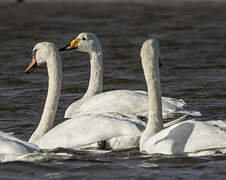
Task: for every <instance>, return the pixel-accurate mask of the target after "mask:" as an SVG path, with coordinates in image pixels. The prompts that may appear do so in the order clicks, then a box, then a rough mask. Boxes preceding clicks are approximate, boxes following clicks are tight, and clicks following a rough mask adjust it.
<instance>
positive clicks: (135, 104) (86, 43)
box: [60, 33, 201, 118]
mask: <svg viewBox="0 0 226 180" xmlns="http://www.w3.org/2000/svg"><path fill="white" fill-rule="evenodd" d="M70 49H76V50H77V51H82V52H86V53H89V55H90V65H91V68H90V69H91V72H90V80H89V86H88V90H87V91H86V93H85V95H84V96H83V97H82V98H81V99H80V100H78V101H76V102H74V103H72V104H71V105H70V106H69V107H68V108H67V110H66V112H65V118H71V117H73V116H74V115H77V114H85V113H93V112H95V113H103V112H119V113H122V114H124V115H139V116H145V117H147V116H148V112H147V110H148V109H147V107H148V95H147V92H146V91H133V90H114V91H108V92H104V93H101V92H102V90H103V54H102V48H101V44H100V41H99V40H98V38H97V36H96V35H95V34H93V33H80V34H79V35H78V36H77V37H76V38H75V39H74V40H72V41H71V42H70V44H69V45H67V46H65V47H64V48H61V49H60V51H64V50H70ZM185 105H186V104H185V102H184V101H183V100H182V99H179V100H178V99H173V98H167V97H163V98H162V106H163V117H164V118H169V117H173V116H174V115H175V114H178V113H179V114H187V115H192V116H200V115H201V114H200V112H198V111H189V110H185V109H184V106H185Z"/></svg>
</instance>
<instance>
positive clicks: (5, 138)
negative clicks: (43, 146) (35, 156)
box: [0, 131, 40, 162]
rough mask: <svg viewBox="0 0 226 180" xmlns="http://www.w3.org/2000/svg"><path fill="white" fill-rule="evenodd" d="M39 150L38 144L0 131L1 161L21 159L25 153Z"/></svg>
mask: <svg viewBox="0 0 226 180" xmlns="http://www.w3.org/2000/svg"><path fill="white" fill-rule="evenodd" d="M39 151H40V149H39V148H38V147H37V146H36V145H33V144H31V143H28V142H25V141H22V140H20V139H18V138H16V137H14V136H13V135H12V134H11V133H5V132H2V131H0V162H5V161H13V160H19V159H20V157H22V156H24V155H27V154H30V153H37V152H39Z"/></svg>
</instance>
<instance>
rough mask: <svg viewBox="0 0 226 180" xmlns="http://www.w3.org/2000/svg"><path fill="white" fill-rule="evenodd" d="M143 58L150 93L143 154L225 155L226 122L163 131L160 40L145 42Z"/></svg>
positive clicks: (192, 122)
mask: <svg viewBox="0 0 226 180" xmlns="http://www.w3.org/2000/svg"><path fill="white" fill-rule="evenodd" d="M140 56H141V59H142V60H141V61H142V66H143V70H144V74H145V79H146V83H147V86H148V93H149V115H148V122H147V126H146V128H145V130H144V132H143V133H142V135H141V139H140V150H141V151H145V152H147V153H148V154H156V153H160V154H168V155H172V154H188V155H192V156H196V155H197V156H200V155H212V154H215V153H219V152H221V153H225V152H226V122H225V121H221V120H219V121H206V122H202V121H196V120H186V121H184V122H180V123H178V124H175V125H173V126H170V127H168V128H165V129H163V124H162V104H161V103H162V102H161V87H160V75H159V68H158V56H159V49H158V42H157V40H153V39H150V40H147V41H145V42H144V44H143V46H142V49H141V54H140ZM150 92H151V93H150Z"/></svg>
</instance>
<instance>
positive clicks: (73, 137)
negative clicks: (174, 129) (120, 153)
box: [36, 113, 145, 149]
mask: <svg viewBox="0 0 226 180" xmlns="http://www.w3.org/2000/svg"><path fill="white" fill-rule="evenodd" d="M130 119H131V118H128V117H126V116H123V115H119V114H118V113H106V114H96V115H93V114H86V115H79V116H76V117H74V118H73V119H69V120H67V121H65V122H63V123H61V124H59V125H58V126H56V127H55V128H53V129H52V130H50V131H49V132H48V133H46V134H45V135H44V136H43V137H41V138H40V139H39V140H38V141H37V142H36V144H38V145H39V147H40V148H44V149H53V148H57V147H64V148H79V147H86V148H87V147H89V145H91V144H93V143H98V142H100V141H111V140H112V139H113V138H122V139H125V140H126V141H128V138H130V137H131V139H135V140H136V141H137V140H138V139H139V138H140V135H141V132H142V131H143V129H144V125H145V123H143V122H141V121H139V120H136V119H133V120H132V121H131V120H130ZM125 137H126V138H125ZM117 141H119V139H117ZM126 141H125V144H127V142H126ZM109 143H112V142H109ZM121 144H123V143H121ZM126 146H128V144H127V145H126ZM114 148H115V147H112V149H114ZM125 148H127V147H125Z"/></svg>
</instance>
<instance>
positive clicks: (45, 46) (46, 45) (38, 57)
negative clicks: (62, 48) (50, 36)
mask: <svg viewBox="0 0 226 180" xmlns="http://www.w3.org/2000/svg"><path fill="white" fill-rule="evenodd" d="M57 51H58V50H57V48H56V46H55V45H54V44H53V43H50V42H40V43H37V44H36V45H35V46H34V48H33V50H32V54H31V56H32V60H31V63H30V65H29V66H28V67H27V69H26V70H25V73H30V72H31V71H32V70H33V69H34V68H35V67H37V66H39V65H41V64H45V63H47V61H48V60H49V59H50V57H51V55H52V54H53V52H57Z"/></svg>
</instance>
